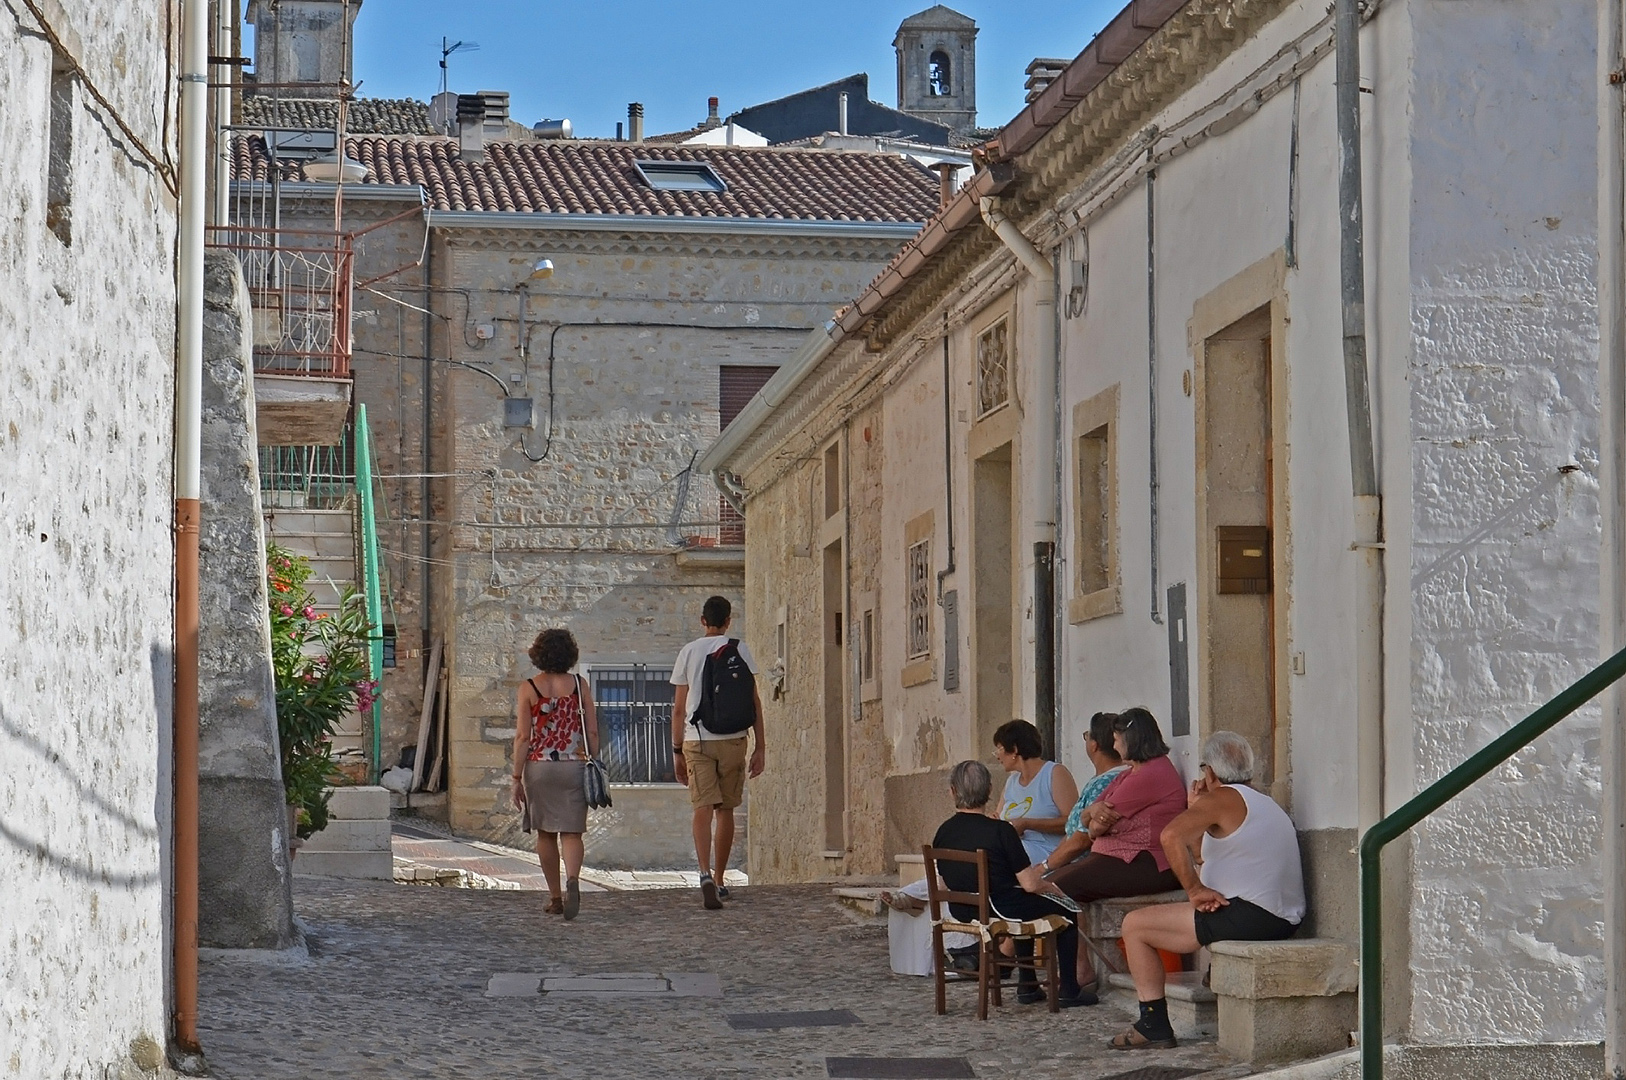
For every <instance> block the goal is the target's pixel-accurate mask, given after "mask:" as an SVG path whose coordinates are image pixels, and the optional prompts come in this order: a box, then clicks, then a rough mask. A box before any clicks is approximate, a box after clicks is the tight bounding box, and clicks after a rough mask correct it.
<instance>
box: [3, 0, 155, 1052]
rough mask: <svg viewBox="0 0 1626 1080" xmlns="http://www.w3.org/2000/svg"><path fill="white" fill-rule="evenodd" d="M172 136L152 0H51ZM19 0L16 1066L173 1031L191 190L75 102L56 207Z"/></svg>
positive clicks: (11, 766) (10, 583)
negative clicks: (175, 770)
mask: <svg viewBox="0 0 1626 1080" xmlns="http://www.w3.org/2000/svg"><path fill="white" fill-rule="evenodd" d="M44 6H45V8H46V9H47V11H48V13H49V14H50V16H51V18H52V19H53V22H54V23H55V24H56V29H57V30H58V31H59V33H60V34H61V36H62V38H63V40H64V41H65V42H66V43H67V44H68V45H69V48H70V50H71V51H73V52H74V54H75V55H76V56H77V57H79V59H80V60H81V62H82V63H83V64H84V66H85V67H86V68H88V69H89V71H90V73H91V76H92V78H94V79H96V80H97V82H98V85H99V86H100V87H101V88H102V89H103V90H104V92H105V93H106V94H107V95H108V96H109V97H110V98H111V100H112V101H113V102H114V104H115V106H117V107H118V108H119V110H120V112H121V113H122V115H123V117H124V118H125V120H126V122H127V123H128V124H129V125H130V126H131V127H132V128H133V129H134V130H135V131H136V132H137V133H138V134H140V136H141V137H142V139H143V141H145V142H146V143H147V144H148V145H149V146H151V147H153V148H154V149H155V150H157V149H161V147H162V146H163V143H164V132H163V128H162V124H161V123H160V121H159V119H158V116H159V109H160V107H161V102H162V100H163V97H164V82H165V79H166V77H167V72H166V68H165V63H164V54H163V32H164V26H163V15H162V12H161V10H160V9H159V8H157V7H155V6H153V5H126V4H119V3H112V2H106V0H103V2H98V3H91V4H81V5H76V6H75V9H74V10H75V14H74V16H73V17H72V18H71V19H70V18H68V17H67V16H66V15H65V14H64V13H63V12H62V10H61V8H60V7H59V6H58V5H56V4H46V5H44ZM21 11H23V9H22V7H21V5H11V6H10V7H8V8H6V9H0V100H4V101H5V102H6V103H7V106H6V108H5V109H4V110H0V146H4V147H6V153H5V154H4V155H0V197H3V198H4V201H5V203H6V205H7V207H8V213H7V214H6V215H5V218H4V223H3V224H0V355H3V356H4V361H3V362H0V523H3V527H0V619H3V622H4V626H5V631H4V634H5V640H6V647H5V649H4V650H0V859H3V862H4V865H5V868H6V869H5V890H4V895H5V903H4V906H3V909H0V1074H3V1075H5V1076H8V1077H10V1076H16V1077H47V1076H49V1077H74V1078H78V1077H86V1078H88V1077H97V1078H100V1077H102V1076H104V1075H105V1071H106V1070H108V1069H111V1068H115V1067H117V1065H118V1064H119V1063H120V1062H122V1061H127V1060H128V1058H129V1056H130V1053H131V1049H132V1044H134V1043H135V1042H136V1041H137V1040H139V1039H143V1038H145V1039H149V1040H153V1041H154V1042H155V1043H156V1044H159V1045H161V1044H162V1042H163V1040H164V1037H165V1031H166V1019H165V1014H166V1008H165V969H166V957H167V955H168V937H167V934H166V930H165V927H166V921H167V920H166V900H165V896H166V885H167V875H168V864H167V845H166V842H165V839H164V838H165V837H167V835H168V832H169V827H170V823H169V805H170V786H169V784H170V778H169V768H168V761H169V743H168V730H169V729H168V724H169V717H170V712H171V690H170V682H171V659H170V658H171V644H172V629H171V612H172V610H173V601H172V594H171V587H170V581H171V574H172V561H171V552H172V545H171V534H170V520H171V507H172V502H171V498H172V492H171V485H170V475H171V473H170V442H171V436H170V431H171V405H170V401H171V381H170V380H171V374H170V373H171V365H172V353H173V328H174V320H175V307H174V301H175V292H174V283H173V277H172V274H173V262H172V256H173V242H174V231H173V226H174V206H173V204H172V203H171V202H170V201H169V199H168V196H167V194H166V193H165V192H164V190H163V188H162V186H161V185H160V184H159V183H158V182H157V181H156V180H155V178H154V176H153V174H152V172H151V171H150V170H149V169H148V168H147V167H146V166H145V165H144V164H143V163H141V162H140V160H139V159H138V158H134V157H132V156H131V152H130V151H129V150H128V149H127V148H124V147H121V145H120V143H119V142H118V141H116V140H118V139H122V136H118V135H117V132H116V129H115V128H113V127H112V124H111V121H110V120H109V119H108V118H107V116H106V115H105V114H104V113H102V112H101V110H100V109H99V107H95V106H93V105H92V104H91V103H90V102H88V101H87V100H86V99H85V97H84V95H83V92H82V91H80V92H79V94H78V101H77V104H76V108H75V109H74V111H73V126H74V155H73V208H74V214H73V242H72V245H71V246H65V245H64V244H63V243H62V242H61V241H59V240H58V239H57V237H56V236H55V235H54V234H53V233H52V232H50V231H49V230H48V229H47V228H46V226H45V220H44V214H45V171H46V166H45V160H46V154H45V146H46V139H47V130H48V123H49V120H48V116H49V105H48V102H49V100H50V95H49V84H50V71H51V50H50V47H49V45H48V44H47V43H46V41H45V40H44V39H43V38H42V37H40V36H39V34H38V32H37V31H36V30H34V29H33V28H32V24H31V23H30V22H27V21H25V20H27V18H28V17H27V16H26V15H19V14H18V13H19V12H21Z"/></svg>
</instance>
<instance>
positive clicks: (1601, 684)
mask: <svg viewBox="0 0 1626 1080" xmlns="http://www.w3.org/2000/svg"><path fill="white" fill-rule="evenodd" d="M1622 675H1626V649H1623V650H1621V651H1620V652H1618V653H1616V654H1615V655H1613V656H1611V657H1610V658H1609V659H1607V660H1605V661H1604V662H1603V663H1601V664H1599V665H1598V666H1597V667H1595V668H1593V669H1592V670H1591V671H1589V672H1587V673H1586V674H1585V675H1583V676H1581V678H1579V679H1577V680H1576V681H1575V682H1574V683H1572V684H1571V685H1570V686H1569V687H1568V688H1567V689H1565V690H1564V691H1563V692H1561V693H1560V694H1559V695H1558V696H1557V697H1555V698H1553V699H1552V700H1551V701H1549V702H1548V703H1547V704H1545V705H1543V706H1542V707H1541V708H1539V709H1537V710H1536V711H1535V712H1533V713H1531V714H1530V715H1529V716H1527V717H1525V718H1524V719H1523V720H1521V721H1519V722H1518V723H1517V724H1515V725H1514V726H1513V727H1511V728H1509V729H1508V730H1507V731H1505V732H1503V733H1502V734H1501V735H1499V736H1497V737H1496V738H1495V739H1494V740H1492V742H1491V743H1490V745H1489V746H1486V747H1485V748H1484V749H1483V750H1481V751H1479V752H1478V753H1477V754H1474V755H1473V756H1472V757H1470V758H1469V759H1468V760H1467V761H1464V762H1463V763H1462V764H1461V765H1458V766H1457V767H1456V768H1454V769H1452V770H1451V771H1450V772H1448V773H1446V774H1445V775H1444V776H1442V777H1440V778H1439V779H1438V780H1436V781H1434V783H1432V784H1430V785H1429V786H1428V787H1426V788H1424V789H1423V790H1422V791H1420V792H1419V793H1418V794H1416V795H1415V796H1413V797H1412V798H1411V800H1410V801H1409V802H1407V803H1406V804H1405V805H1404V806H1402V807H1400V809H1398V810H1396V811H1395V812H1394V813H1392V814H1390V815H1389V816H1387V817H1385V818H1384V819H1383V820H1381V821H1379V822H1378V823H1377V824H1376V825H1373V826H1372V827H1371V828H1370V829H1368V830H1366V835H1364V836H1362V837H1361V1043H1360V1051H1361V1080H1382V1076H1383V923H1382V914H1383V866H1382V855H1383V849H1384V848H1385V847H1386V846H1388V844H1389V843H1391V842H1392V841H1394V840H1397V839H1399V838H1400V837H1401V836H1403V835H1404V834H1405V833H1406V832H1408V831H1409V830H1410V829H1411V828H1412V827H1413V826H1415V825H1416V824H1417V823H1418V822H1420V821H1422V820H1423V819H1424V818H1426V817H1428V816H1429V815H1430V814H1432V813H1434V811H1436V810H1438V809H1439V808H1440V807H1442V806H1444V805H1445V804H1446V803H1448V802H1450V801H1451V800H1452V799H1454V798H1456V797H1457V796H1458V795H1460V794H1462V793H1463V792H1464V791H1466V790H1467V789H1468V788H1469V787H1470V786H1471V785H1472V784H1474V783H1475V782H1476V781H1478V780H1480V779H1481V778H1483V777H1484V776H1486V775H1488V774H1489V773H1490V771H1491V770H1492V769H1495V768H1496V767H1497V766H1498V765H1501V764H1502V763H1503V762H1505V761H1507V760H1508V759H1509V758H1511V757H1512V756H1513V755H1514V754H1516V753H1518V752H1519V751H1520V750H1523V749H1524V748H1525V747H1526V746H1529V745H1530V744H1531V743H1532V742H1534V741H1535V740H1536V739H1537V738H1539V737H1540V736H1542V735H1543V734H1545V733H1546V732H1547V731H1548V730H1549V729H1550V728H1552V727H1553V726H1554V725H1556V724H1557V723H1558V722H1559V721H1561V720H1563V719H1564V718H1565V717H1567V716H1569V715H1570V714H1571V713H1573V712H1575V710H1576V709H1579V708H1580V707H1581V706H1583V705H1585V704H1586V703H1587V702H1589V701H1591V700H1592V699H1593V698H1595V697H1597V696H1598V695H1599V694H1601V693H1603V691H1604V690H1606V689H1608V688H1609V687H1610V686H1612V685H1614V683H1615V682H1616V681H1618V680H1619V679H1620V678H1621V676H1622Z"/></svg>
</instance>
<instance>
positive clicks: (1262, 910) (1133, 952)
mask: <svg viewBox="0 0 1626 1080" xmlns="http://www.w3.org/2000/svg"><path fill="white" fill-rule="evenodd" d="M1197 771H1198V777H1197V779H1196V780H1195V781H1194V782H1193V783H1192V785H1191V807H1190V808H1189V809H1188V810H1187V811H1186V812H1185V813H1183V814H1181V815H1180V816H1179V817H1177V818H1175V819H1174V820H1173V821H1172V822H1170V823H1169V826H1168V827H1167V828H1166V829H1164V830H1163V835H1162V842H1163V850H1164V852H1165V853H1166V854H1167V856H1168V859H1169V865H1170V866H1171V867H1172V868H1173V869H1174V873H1175V876H1176V877H1178V878H1179V879H1180V884H1181V885H1183V886H1185V889H1186V896H1187V897H1188V899H1187V902H1186V903H1183V904H1161V905H1159V906H1157V907H1149V908H1141V909H1140V910H1139V911H1132V912H1130V913H1129V914H1128V915H1127V916H1125V918H1124V925H1123V935H1124V937H1123V941H1124V951H1125V953H1127V954H1128V956H1129V973H1130V974H1131V975H1132V976H1134V979H1135V994H1136V997H1138V998H1139V999H1140V1019H1138V1020H1136V1021H1135V1022H1134V1023H1133V1024H1131V1025H1130V1026H1129V1027H1128V1028H1125V1029H1124V1030H1123V1031H1122V1032H1120V1033H1119V1034H1118V1035H1116V1036H1114V1037H1113V1039H1112V1046H1113V1047H1114V1048H1115V1049H1118V1050H1139V1049H1143V1048H1148V1047H1171V1046H1174V1045H1175V1040H1174V1029H1173V1028H1171V1027H1170V1026H1169V1008H1168V1002H1167V1001H1166V1000H1165V998H1164V996H1163V994H1164V974H1163V961H1162V959H1161V958H1160V957H1159V956H1158V953H1157V951H1158V950H1159V949H1167V950H1168V951H1170V952H1175V953H1189V952H1195V951H1196V950H1197V948H1198V947H1199V946H1203V945H1207V944H1209V943H1210V942H1214V941H1278V940H1280V939H1282V938H1285V937H1290V936H1292V934H1293V932H1294V931H1295V930H1297V929H1298V925H1299V923H1300V922H1302V921H1303V920H1304V911H1305V904H1304V874H1303V869H1302V867H1301V865H1300V863H1299V840H1298V833H1297V832H1296V831H1295V830H1294V828H1293V822H1292V819H1291V818H1289V817H1288V816H1287V812H1286V811H1285V810H1283V809H1282V808H1281V807H1280V806H1277V805H1276V803H1275V801H1274V800H1272V799H1271V797H1270V796H1268V795H1266V794H1264V793H1262V792H1259V791H1255V790H1254V789H1253V788H1252V787H1250V786H1249V782H1250V781H1251V780H1252V779H1253V748H1252V747H1250V746H1249V745H1248V740H1246V739H1244V738H1243V737H1242V736H1240V735H1238V734H1237V733H1236V732H1234V731H1216V732H1214V734H1212V735H1210V736H1209V737H1208V741H1207V742H1205V743H1203V754H1202V764H1201V765H1200V766H1199V767H1198V770H1197ZM1199 862H1200V863H1201V870H1200V871H1199V869H1198V863H1199Z"/></svg>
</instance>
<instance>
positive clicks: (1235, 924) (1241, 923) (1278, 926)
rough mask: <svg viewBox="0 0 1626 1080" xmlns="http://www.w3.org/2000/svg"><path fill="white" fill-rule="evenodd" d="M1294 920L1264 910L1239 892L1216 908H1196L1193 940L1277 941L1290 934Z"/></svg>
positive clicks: (1202, 942)
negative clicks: (1195, 929)
mask: <svg viewBox="0 0 1626 1080" xmlns="http://www.w3.org/2000/svg"><path fill="white" fill-rule="evenodd" d="M1297 929H1298V924H1297V923H1290V922H1288V921H1287V920H1286V919H1284V918H1282V917H1281V916H1280V915H1276V914H1274V913H1272V912H1269V911H1266V910H1265V909H1264V908H1262V907H1260V906H1259V905H1258V904H1251V903H1249V902H1248V901H1246V900H1244V899H1242V898H1241V897H1239V896H1233V897H1231V902H1230V903H1229V904H1226V905H1225V906H1224V907H1222V908H1220V909H1219V910H1218V911H1199V912H1197V944H1199V945H1205V946H1206V945H1209V944H1212V943H1213V942H1216V941H1280V940H1281V939H1283V938H1289V937H1292V936H1293V931H1295V930H1297Z"/></svg>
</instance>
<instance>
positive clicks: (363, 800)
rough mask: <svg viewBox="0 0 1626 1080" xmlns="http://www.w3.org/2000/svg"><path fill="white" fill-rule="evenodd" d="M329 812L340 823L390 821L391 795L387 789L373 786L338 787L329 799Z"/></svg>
mask: <svg viewBox="0 0 1626 1080" xmlns="http://www.w3.org/2000/svg"><path fill="white" fill-rule="evenodd" d="M327 810H328V814H329V815H330V816H331V817H333V818H337V819H338V820H340V821H388V820H389V819H390V793H389V790H388V789H387V788H381V787H378V786H376V785H373V784H357V785H355V786H353V787H336V788H334V789H333V795H332V797H330V798H329V799H328V804H327ZM386 846H387V845H386Z"/></svg>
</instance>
